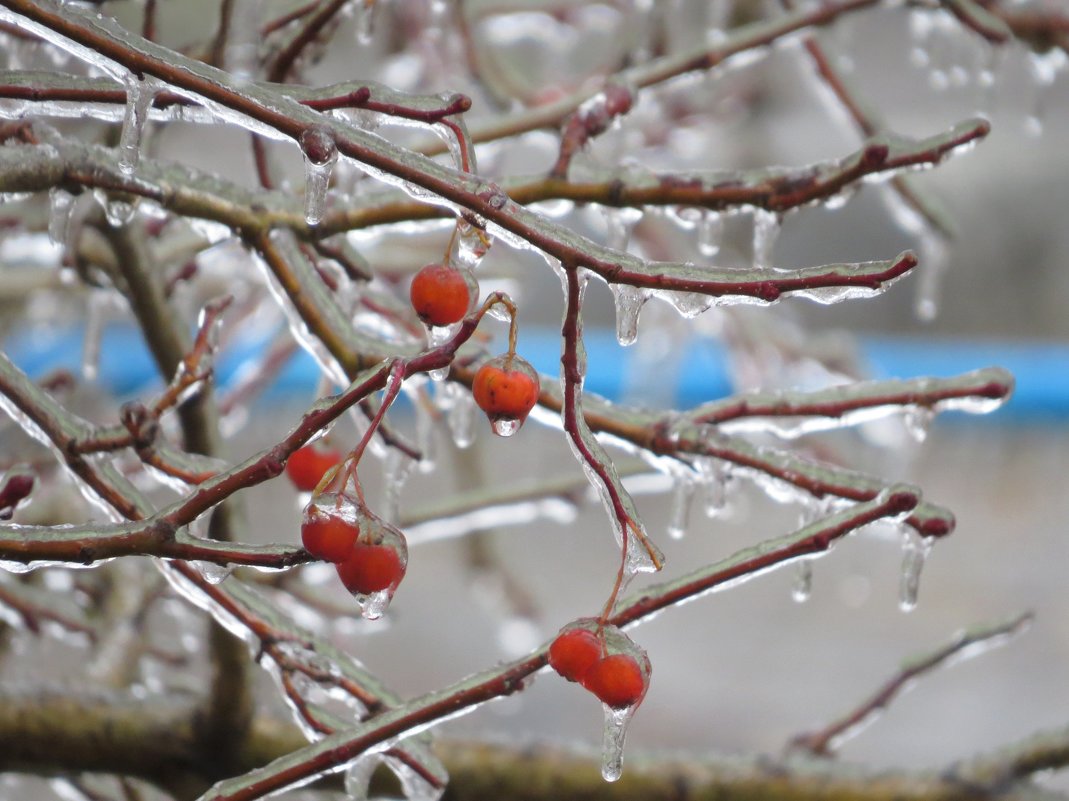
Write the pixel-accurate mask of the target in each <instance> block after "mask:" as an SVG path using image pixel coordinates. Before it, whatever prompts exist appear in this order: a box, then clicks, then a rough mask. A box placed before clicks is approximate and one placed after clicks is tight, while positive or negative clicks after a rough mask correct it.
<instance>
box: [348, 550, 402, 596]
mask: <svg viewBox="0 0 1069 801" xmlns="http://www.w3.org/2000/svg"><path fill="white" fill-rule="evenodd" d="M336 567H337V569H338V578H340V579H341V583H342V584H344V585H345V589H347V590H349V592H351V593H353V594H356V595H371V594H372V593H375V592H381V591H383V590H390V591H392V590H395V589H397V585H398V584H400V583H401V579H403V578H404V577H405V565H404V563H403V562H402V560H401V555H400V554H399V553H398V552H397V550H396V549H395V548H393V547H391V546H390V545H386V544H381V545H372V544H369V543H366V542H357V543H356V545H355V546H354V547H353V549H352V551H351V552H350V553H349V555H348V556H347V557H346V558H345V560H344V561H341V562H338V564H337V566H336Z"/></svg>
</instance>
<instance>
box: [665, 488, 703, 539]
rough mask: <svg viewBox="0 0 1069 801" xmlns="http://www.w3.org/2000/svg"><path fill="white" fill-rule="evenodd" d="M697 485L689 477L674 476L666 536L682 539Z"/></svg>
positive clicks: (685, 531)
mask: <svg viewBox="0 0 1069 801" xmlns="http://www.w3.org/2000/svg"><path fill="white" fill-rule="evenodd" d="M696 489H697V484H696V483H695V481H694V478H693V477H692V476H690V475H679V476H676V479H675V483H674V485H673V486H672V501H671V507H670V510H669V512H668V536H669V537H671V538H672V539H676V540H679V539H682V538H683V537H684V535H685V534H686V533H687V527H688V525H689V523H690V506H691V502H692V501H693V500H694V492H695V490H696Z"/></svg>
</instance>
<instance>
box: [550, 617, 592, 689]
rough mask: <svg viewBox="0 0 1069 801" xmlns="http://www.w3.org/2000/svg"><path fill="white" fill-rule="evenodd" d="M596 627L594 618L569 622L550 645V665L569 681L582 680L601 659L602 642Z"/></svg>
mask: <svg viewBox="0 0 1069 801" xmlns="http://www.w3.org/2000/svg"><path fill="white" fill-rule="evenodd" d="M596 628H597V622H596V621H594V620H593V619H592V618H587V619H584V620H577V621H575V622H574V623H569V624H568V625H567V626H565V627H564V628H562V629H561V630H560V633H559V634H558V635H557V638H556V639H555V640H553V643H552V644H551V645H550V646H549V664H550V666H551V667H552V668H553V669H554V670H555V671H557V673H559V674H560V675H561V676H563V677H564V678H566V679H567V680H568V681H582V679H583V676H585V675H586V673H587V671H588V670H590V668H592V667H593V666H594V664H595V663H596V662H597V661H598V660H599V659H601V655H602V642H601V639H600V638H599V637H598V635H597V632H596Z"/></svg>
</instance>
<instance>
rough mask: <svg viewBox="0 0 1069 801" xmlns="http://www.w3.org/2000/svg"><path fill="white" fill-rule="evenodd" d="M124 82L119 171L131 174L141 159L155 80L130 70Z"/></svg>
mask: <svg viewBox="0 0 1069 801" xmlns="http://www.w3.org/2000/svg"><path fill="white" fill-rule="evenodd" d="M124 83H125V84H126V114H125V116H123V121H122V133H121V134H120V135H119V171H120V172H122V174H123V175H133V174H134V170H136V169H137V164H138V162H139V161H140V160H141V141H142V139H143V138H144V136H143V135H144V131H145V123H146V121H147V120H148V113H149V109H150V108H151V107H152V101H153V99H154V98H155V97H156V92H157V91H158V86H157V84H156V81H154V80H153V79H152V78H149V77H147V76H145V75H138V74H137V73H135V72H131V73H130V74H129V75H128V76H127V78H126V81H125V82H124Z"/></svg>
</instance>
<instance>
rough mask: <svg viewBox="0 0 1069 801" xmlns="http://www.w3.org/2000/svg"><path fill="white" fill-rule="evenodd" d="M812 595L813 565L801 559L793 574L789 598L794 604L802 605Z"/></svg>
mask: <svg viewBox="0 0 1069 801" xmlns="http://www.w3.org/2000/svg"><path fill="white" fill-rule="evenodd" d="M812 594H813V563H812V562H810V561H809V560H808V559H803V560H802V561H801V562H799V563H798V572H796V573H795V574H794V585H793V586H792V587H791V598H792V599H793V600H794V601H795V603H800V604H803V603H805V602H806V601H808V600H809V596H810V595H812Z"/></svg>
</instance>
